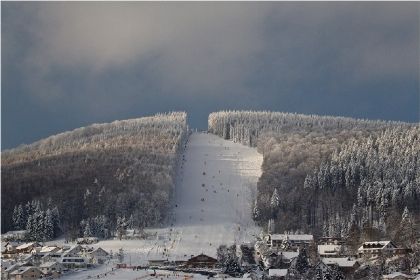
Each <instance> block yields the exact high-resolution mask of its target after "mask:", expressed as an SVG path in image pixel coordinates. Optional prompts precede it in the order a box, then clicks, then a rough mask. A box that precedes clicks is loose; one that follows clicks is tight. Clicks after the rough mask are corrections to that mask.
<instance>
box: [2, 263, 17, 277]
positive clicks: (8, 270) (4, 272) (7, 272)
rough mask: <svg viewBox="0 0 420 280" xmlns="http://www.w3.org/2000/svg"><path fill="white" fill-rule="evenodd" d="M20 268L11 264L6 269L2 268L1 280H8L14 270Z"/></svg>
mask: <svg viewBox="0 0 420 280" xmlns="http://www.w3.org/2000/svg"><path fill="white" fill-rule="evenodd" d="M20 267H21V264H12V265H11V266H9V267H7V268H2V270H1V279H10V273H12V272H13V271H15V270H18V269H19V268H20Z"/></svg>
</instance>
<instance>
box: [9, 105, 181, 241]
mask: <svg viewBox="0 0 420 280" xmlns="http://www.w3.org/2000/svg"><path fill="white" fill-rule="evenodd" d="M186 138H187V123H186V113H183V112H179V113H178V112H175V113H169V114H159V115H156V116H153V117H146V118H140V119H133V120H126V121H116V122H113V123H110V124H101V125H97V124H95V125H92V126H89V127H85V128H79V129H76V130H74V131H72V132H66V133H62V134H59V135H55V136H52V137H49V138H46V139H44V140H41V141H38V142H36V143H34V144H31V145H27V146H22V147H18V148H16V149H13V150H9V151H5V152H3V153H2V167H1V168H2V231H3V232H5V231H8V230H12V229H13V228H14V227H13V223H12V220H11V218H10V217H11V216H12V212H13V209H14V207H15V206H16V205H18V204H21V203H26V201H31V200H33V199H36V200H39V201H41V202H46V201H47V200H48V199H51V201H52V203H53V204H54V205H56V206H57V207H58V210H59V212H60V213H63V214H62V215H61V219H60V220H61V228H62V231H63V232H64V233H66V234H68V235H69V237H72V238H73V237H76V236H80V235H83V232H84V231H86V223H89V227H91V231H93V233H94V234H97V233H98V234H99V235H100V237H104V238H106V237H108V236H110V235H112V234H114V233H115V232H116V230H117V222H118V218H119V217H127V218H128V217H130V216H132V217H133V224H134V225H135V226H137V227H146V226H151V225H158V224H160V223H162V222H163V221H164V218H165V215H166V212H167V210H168V207H169V201H170V198H171V195H172V190H173V187H174V179H175V173H176V172H175V168H176V166H177V161H178V160H179V155H180V153H181V151H182V149H183V146H184V142H185V141H186ZM103 217H106V219H103ZM82 221H83V222H82ZM95 228H96V229H98V230H97V231H95Z"/></svg>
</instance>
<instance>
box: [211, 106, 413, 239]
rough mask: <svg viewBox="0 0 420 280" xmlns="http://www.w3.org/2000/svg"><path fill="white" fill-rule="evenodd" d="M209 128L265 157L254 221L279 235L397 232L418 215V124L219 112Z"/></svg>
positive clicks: (367, 235) (363, 235)
mask: <svg viewBox="0 0 420 280" xmlns="http://www.w3.org/2000/svg"><path fill="white" fill-rule="evenodd" d="M209 131H210V132H212V133H215V134H217V135H219V136H221V137H224V138H225V139H231V140H233V141H236V142H241V143H243V144H246V145H250V146H256V147H257V148H258V150H259V151H260V152H261V153H263V155H264V162H263V166H262V169H263V170H262V171H263V173H262V176H261V178H260V180H259V182H258V196H257V199H256V201H255V206H254V213H253V214H254V219H255V220H257V221H258V222H259V223H260V224H261V225H263V226H267V225H268V224H270V228H271V229H273V230H276V231H278V232H283V231H303V232H312V233H314V234H316V235H317V236H321V235H324V236H342V237H346V236H349V234H350V233H351V232H355V231H359V233H360V234H359V238H365V239H369V238H373V237H378V238H379V237H385V236H386V237H394V236H396V234H397V231H398V224H399V223H400V221H401V215H402V214H403V211H404V209H405V208H406V207H407V210H408V211H409V212H410V213H411V214H410V215H413V217H412V218H413V221H414V220H415V218H416V217H418V216H419V214H420V207H419V205H420V185H419V182H420V162H419V156H420V145H419V133H420V130H419V127H418V126H417V125H414V124H406V123H400V122H385V121H368V120H357V119H351V118H343V117H329V116H316V115H311V116H308V115H300V114H291V113H275V112H248V111H245V112H238V111H232V112H216V113H212V114H211V115H210V116H209Z"/></svg>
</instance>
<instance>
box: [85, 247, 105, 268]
mask: <svg viewBox="0 0 420 280" xmlns="http://www.w3.org/2000/svg"><path fill="white" fill-rule="evenodd" d="M86 255H87V257H88V258H89V259H90V261H91V263H97V264H103V263H104V262H105V261H106V260H107V259H108V256H109V254H108V252H107V251H105V250H104V249H102V248H101V247H99V248H96V249H94V250H92V251H90V252H88V253H87V254H86Z"/></svg>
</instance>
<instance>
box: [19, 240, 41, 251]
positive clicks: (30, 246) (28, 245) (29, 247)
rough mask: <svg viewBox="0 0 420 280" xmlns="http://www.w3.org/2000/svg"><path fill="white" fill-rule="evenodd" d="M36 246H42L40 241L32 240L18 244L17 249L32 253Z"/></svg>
mask: <svg viewBox="0 0 420 280" xmlns="http://www.w3.org/2000/svg"><path fill="white" fill-rule="evenodd" d="M36 247H40V245H39V243H38V242H30V243H25V244H22V245H19V246H17V247H16V251H17V252H18V253H31V252H32V250H33V249H34V248H36Z"/></svg>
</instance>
